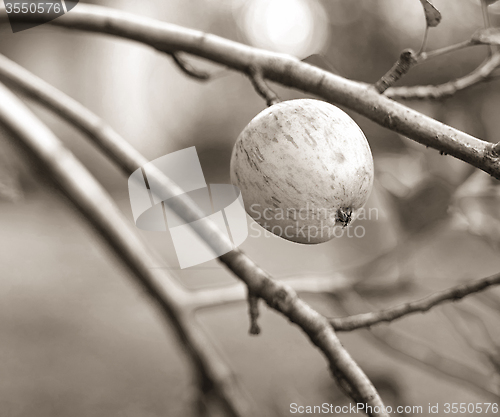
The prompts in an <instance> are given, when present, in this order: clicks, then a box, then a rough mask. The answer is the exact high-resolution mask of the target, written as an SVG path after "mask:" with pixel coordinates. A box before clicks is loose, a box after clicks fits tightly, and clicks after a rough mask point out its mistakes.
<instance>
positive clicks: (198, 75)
mask: <svg viewBox="0 0 500 417" xmlns="http://www.w3.org/2000/svg"><path fill="white" fill-rule="evenodd" d="M170 56H171V57H172V59H173V61H174V62H175V63H176V65H177V66H178V67H179V69H180V70H181V71H182V72H183V73H184V74H186V75H188V76H190V77H192V78H195V79H197V80H200V81H208V80H210V78H211V75H210V73H208V72H206V71H201V70H199V69H197V68H195V67H193V66H192V65H191V64H190V63H189V62H187V61H186V60H185V59H184V58H182V57H181V56H180V55H179V54H178V53H177V52H171V53H170Z"/></svg>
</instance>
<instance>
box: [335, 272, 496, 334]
mask: <svg viewBox="0 0 500 417" xmlns="http://www.w3.org/2000/svg"><path fill="white" fill-rule="evenodd" d="M494 285H500V274H496V275H493V276H491V277H487V278H481V279H478V280H475V281H471V282H468V283H466V284H461V285H457V286H455V287H452V288H448V289H447V290H444V291H440V292H436V293H433V294H431V295H429V296H427V297H425V298H422V299H420V300H416V301H412V302H409V303H405V304H401V305H399V306H395V307H392V308H388V309H385V310H381V311H377V312H372V313H364V314H356V315H354V316H348V317H341V318H332V319H330V323H331V324H332V326H333V327H334V328H335V330H337V331H349V330H355V329H359V328H362V327H370V326H373V325H374V324H378V323H383V322H391V321H394V320H396V319H399V318H401V317H404V316H407V315H409V314H415V313H423V312H426V311H429V310H430V309H431V308H432V307H434V306H436V305H438V304H442V303H446V302H451V301H457V300H460V299H462V298H464V297H467V296H468V295H471V294H475V293H477V292H480V291H484V290H485V289H487V288H489V287H492V286H494Z"/></svg>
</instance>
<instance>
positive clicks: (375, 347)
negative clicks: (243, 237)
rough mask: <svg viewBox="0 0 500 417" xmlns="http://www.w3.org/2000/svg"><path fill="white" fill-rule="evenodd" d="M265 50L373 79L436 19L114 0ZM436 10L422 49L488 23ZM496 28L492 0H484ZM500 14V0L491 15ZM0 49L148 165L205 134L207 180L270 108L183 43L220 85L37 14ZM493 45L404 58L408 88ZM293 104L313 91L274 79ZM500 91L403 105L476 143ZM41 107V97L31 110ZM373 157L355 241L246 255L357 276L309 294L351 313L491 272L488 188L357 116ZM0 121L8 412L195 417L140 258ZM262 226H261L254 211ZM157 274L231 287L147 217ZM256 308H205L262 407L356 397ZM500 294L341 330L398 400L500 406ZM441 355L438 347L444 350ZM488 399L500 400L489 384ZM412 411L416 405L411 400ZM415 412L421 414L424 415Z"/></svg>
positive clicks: (491, 197) (228, 2)
mask: <svg viewBox="0 0 500 417" xmlns="http://www.w3.org/2000/svg"><path fill="white" fill-rule="evenodd" d="M88 3H95V4H100V5H104V6H109V7H113V8H117V9H120V10H124V11H129V12H132V13H136V14H138V15H142V16H149V17H153V18H156V19H159V20H163V21H166V22H169V23H174V24H178V25H182V26H185V27H189V28H194V29H197V30H201V31H206V32H210V33H214V34H216V35H220V36H223V37H226V38H229V39H232V40H235V41H238V42H242V43H245V44H250V45H253V46H257V47H261V48H265V49H269V50H273V51H278V52H284V53H288V54H292V55H294V56H296V57H298V58H300V59H304V60H305V61H306V62H309V63H311V64H314V65H318V66H320V67H322V68H325V69H328V70H330V71H332V72H334V73H337V74H339V75H341V76H343V77H346V78H350V79H355V80H360V81H364V82H368V83H374V82H376V81H377V80H378V79H379V78H380V77H381V76H382V75H383V74H384V73H385V72H386V71H387V70H388V69H389V68H390V67H391V66H392V65H393V63H394V62H395V61H396V60H397V58H398V56H399V54H400V52H401V51H402V50H403V49H405V48H413V49H415V50H418V49H419V47H420V45H421V43H422V38H423V34H424V30H425V19H424V15H423V11H422V7H421V4H420V2H419V1H417V0H380V1H377V2H374V1H372V0H357V1H355V2H353V1H349V0H182V1H181V0H169V1H159V0H150V1H148V2H138V1H132V0H103V1H100V2H88ZM434 4H435V6H436V7H437V8H438V9H439V10H440V11H441V13H442V15H443V20H442V23H441V24H440V25H439V26H438V27H437V28H432V29H431V30H430V32H429V39H428V46H427V49H428V50H433V49H436V48H440V47H443V46H447V45H451V44H454V43H457V42H461V41H463V40H465V39H467V38H469V37H470V35H471V34H472V33H473V32H474V31H475V30H476V29H478V28H480V27H482V26H483V17H482V12H481V6H480V3H479V1H477V2H476V1H473V0H460V1H456V0H435V1H434ZM490 11H491V21H492V24H494V25H496V26H498V25H499V23H500V6H496V5H492V6H490ZM497 13H498V14H497ZM0 53H2V54H5V55H6V56H7V57H9V58H10V59H12V60H14V61H15V62H17V63H19V64H21V65H23V66H24V67H26V68H27V69H29V70H30V71H32V72H34V73H35V74H36V75H38V76H39V77H41V78H43V79H44V80H46V81H48V82H49V83H51V84H53V85H54V86H56V87H58V88H60V89H61V90H62V91H64V92H65V93H67V94H69V95H70V96H71V97H73V98H75V99H76V100H78V101H80V102H81V103H82V104H84V105H85V106H87V107H88V108H90V109H91V110H92V111H93V112H95V113H96V114H98V115H99V116H101V117H102V118H103V119H105V120H106V121H107V122H108V123H109V124H110V125H111V126H113V127H114V128H115V129H116V130H117V131H118V132H119V133H120V134H121V135H122V136H123V137H125V138H126V139H127V140H128V141H130V143H131V144H133V145H134V146H135V147H136V148H137V149H138V150H139V151H140V152H141V153H142V154H144V155H145V156H146V157H147V158H148V159H150V160H152V159H155V158H158V157H160V156H163V155H165V154H167V153H170V152H173V151H176V150H180V149H183V148H187V147H190V146H193V145H194V146H196V149H197V151H198V154H199V156H200V159H201V164H202V167H203V170H204V174H205V177H206V180H207V182H208V183H229V182H230V181H229V160H230V155H231V150H232V146H233V144H234V142H235V140H236V138H237V137H238V134H239V133H240V132H241V130H242V129H243V128H244V127H245V125H246V124H247V123H248V122H249V121H250V120H251V119H252V118H253V117H254V116H255V115H256V114H257V113H258V112H260V111H261V110H263V109H264V108H265V102H264V101H263V100H262V99H261V98H260V97H259V96H258V95H257V94H256V93H255V92H254V90H253V88H252V86H251V84H250V82H249V81H248V79H246V78H245V77H244V76H243V75H241V74H238V73H235V72H231V71H229V70H227V69H225V68H221V67H219V66H216V65H213V64H211V63H208V62H206V61H203V60H200V59H195V58H192V57H189V56H187V57H186V59H188V60H189V61H190V62H191V63H192V64H193V65H194V66H196V67H198V68H201V69H204V70H207V71H209V72H211V73H213V74H215V75H214V79H213V80H211V81H209V82H207V83H202V82H199V81H195V80H193V79H190V78H187V77H186V76H185V75H183V74H182V73H181V72H180V71H179V70H178V68H177V67H176V66H175V65H174V64H173V63H172V61H171V59H170V58H169V57H168V56H166V55H163V54H161V53H159V52H156V51H154V50H152V49H150V48H146V47H144V46H142V45H139V44H136V43H133V42H128V41H124V40H120V39H115V38H112V37H106V36H102V35H96V34H90V33H82V32H77V31H67V30H63V29H59V28H56V27H51V26H50V25H43V26H40V27H37V28H33V29H30V30H28V31H25V32H19V33H16V34H13V33H12V31H11V29H10V27H9V26H8V25H2V26H0ZM486 56H487V47H482V46H478V47H474V48H469V49H466V50H462V51H458V52H456V53H453V54H451V55H446V56H443V57H438V58H436V59H433V60H431V61H428V62H426V63H424V64H422V65H420V66H418V67H415V68H414V69H412V71H411V72H410V74H408V75H407V76H406V77H405V78H404V79H403V80H402V81H401V83H400V85H416V84H424V85H426V84H438V83H443V82H446V81H448V80H452V79H454V78H457V77H460V76H463V75H465V74H467V73H469V72H470V71H472V70H473V69H474V68H475V67H476V66H477V65H479V63H480V62H481V61H482V60H483V59H484V58H485V57H486ZM272 87H273V89H274V90H275V91H276V92H277V93H278V95H279V96H280V98H281V99H282V100H286V99H292V98H301V97H306V96H305V95H303V94H302V93H300V92H297V91H293V90H287V89H284V88H281V87H279V86H276V85H273V86H272ZM499 87H500V84H499V82H498V81H495V80H493V81H491V82H488V83H483V84H480V85H477V86H475V87H473V88H470V89H469V90H466V91H463V92H460V93H458V94H456V95H455V96H453V97H451V98H448V99H446V100H441V101H421V102H409V103H408V105H409V106H410V107H413V108H415V109H417V110H418V111H421V112H423V113H425V114H427V115H429V116H431V117H433V118H436V119H438V120H440V121H442V122H444V123H447V124H449V125H451V126H454V127H456V128H458V129H461V130H464V131H465V132H467V133H470V134H472V135H474V136H476V137H479V138H481V139H484V140H487V141H491V142H497V141H499V140H500V137H499V135H498V132H499V131H500V118H499V117H498V113H499V109H500V89H499ZM30 106H31V103H30ZM32 108H33V110H34V111H35V112H36V114H37V115H39V116H40V117H41V118H42V119H43V121H44V122H45V123H47V125H48V126H49V127H50V128H51V129H53V131H54V132H55V133H56V134H57V135H58V136H59V138H60V139H61V140H62V141H63V142H64V143H65V144H66V145H67V146H68V147H69V148H70V149H71V150H72V151H73V152H74V153H75V154H76V155H77V156H78V158H80V159H81V161H82V162H83V163H84V164H85V165H86V166H87V167H88V169H89V170H90V171H91V172H92V173H93V175H95V176H96V178H97V179H98V180H99V181H100V182H101V183H102V184H103V185H104V186H105V188H106V189H107V191H108V192H109V193H110V194H111V195H112V196H113V198H114V199H115V201H116V202H117V203H118V204H119V206H120V208H121V209H123V211H124V212H125V213H126V215H127V216H128V217H129V218H130V221H131V222H133V218H132V215H131V211H130V204H129V200H128V190H127V181H126V180H127V179H126V178H125V177H123V176H122V174H121V173H120V172H119V171H118V170H117V169H116V168H115V167H113V166H112V165H111V164H110V163H109V162H108V161H107V160H106V159H105V157H104V156H102V155H100V154H99V152H98V151H97V150H96V149H95V148H93V147H92V146H91V145H90V144H88V143H87V141H86V140H85V138H84V137H82V136H81V135H80V134H79V133H77V132H76V131H75V130H74V129H72V128H70V127H68V126H67V125H66V124H64V123H62V122H61V121H60V120H59V119H57V118H56V117H55V116H53V115H52V114H50V113H49V112H47V111H45V110H42V109H40V108H39V107H37V106H34V105H33V106H32ZM348 113H349V114H350V115H351V116H352V117H353V118H354V120H355V121H356V122H357V123H358V124H359V125H360V126H361V128H362V129H363V131H364V132H365V135H366V137H367V138H368V141H369V142H370V146H371V148H372V152H373V155H374V161H375V167H376V183H375V187H374V190H373V192H372V195H371V197H370V200H369V202H368V204H367V208H368V209H369V208H374V209H376V210H375V211H372V213H376V215H372V216H370V218H367V219H366V220H359V222H360V224H362V225H363V227H364V229H365V231H366V232H365V234H364V236H363V238H349V237H347V236H344V237H342V238H336V239H333V240H332V241H330V242H328V243H326V244H322V245H318V246H305V245H298V244H294V243H291V242H287V241H284V240H282V239H280V238H277V237H274V236H265V237H264V236H261V237H254V236H252V235H251V236H250V237H249V238H248V239H247V241H246V242H245V243H244V244H243V245H242V247H241V248H242V249H243V250H244V251H245V252H246V253H247V254H248V255H249V256H250V257H251V258H252V259H254V260H255V261H256V262H257V263H258V264H259V265H260V266H261V267H263V268H264V269H266V270H268V271H269V272H271V273H272V274H273V275H274V276H275V277H277V278H280V279H281V278H287V277H290V276H294V277H295V276H304V277H305V278H306V277H308V276H313V277H314V276H318V277H326V276H331V277H332V279H338V277H339V276H342V277H344V278H347V279H351V280H353V281H354V280H356V281H358V280H359V281H361V282H360V284H359V286H358V287H357V290H358V291H357V292H356V293H353V294H348V295H345V296H342V297H341V296H337V297H333V296H332V295H328V294H324V295H318V294H316V295H314V294H309V295H304V296H303V297H304V299H305V300H306V301H307V302H308V303H310V304H311V305H312V306H313V307H314V308H316V309H318V310H319V311H320V312H322V313H324V314H327V315H330V316H342V315H345V314H348V313H351V314H352V313H357V312H361V311H362V310H367V309H375V308H382V307H388V306H391V305H394V304H397V303H400V302H402V301H404V300H409V299H414V298H418V297H422V296H424V295H426V294H428V293H430V292H432V291H436V290H438V289H444V288H447V287H449V286H451V285H454V284H457V283H461V282H464V281H466V280H470V279H473V278H480V277H483V276H486V275H488V274H492V273H495V272H497V271H498V270H499V268H500V259H499V257H498V255H497V251H498V248H499V246H500V245H499V243H500V209H499V207H500V206H499V203H500V191H499V188H498V186H497V182H496V181H493V180H491V179H490V178H489V176H488V175H486V174H483V173H481V172H476V170H474V169H473V168H472V167H470V166H469V165H467V164H465V163H462V162H461V161H458V160H456V159H454V158H452V157H450V156H444V155H440V154H439V152H437V151H435V150H432V149H426V148H425V147H424V146H421V145H419V144H417V143H414V142H411V141H410V140H408V139H406V138H403V137H401V136H399V135H397V134H395V133H393V132H390V131H388V130H386V129H383V128H381V127H379V126H377V125H375V124H374V123H372V122H371V121H369V120H367V119H365V118H362V117H360V116H358V115H356V114H354V113H352V112H349V111H348ZM11 139H12V138H10V137H9V136H8V135H7V134H6V132H5V131H2V130H0V275H1V277H2V279H1V280H0V375H1V378H0V410H2V411H1V413H0V414H1V415H2V416H9V417H27V416H37V417H45V416H47V417H48V416H51V417H54V416H68V415H71V416H73V417H79V416H96V417H98V416H103V417H104V416H106V417H112V416H113V417H114V416H116V417H118V416H120V417H128V416H143V417H156V416H172V417H176V416H189V415H195V414H194V407H193V401H194V398H193V396H194V394H193V392H192V390H191V389H190V387H192V383H193V378H192V375H191V374H190V372H189V369H190V368H189V366H188V364H187V362H186V358H185V356H184V354H183V352H182V349H181V348H179V346H178V345H177V343H176V340H175V339H174V338H173V336H172V334H171V332H170V330H169V329H168V328H167V329H166V328H165V326H164V325H163V322H162V320H160V319H159V315H158V314H157V312H156V310H155V309H154V308H152V306H151V305H150V303H149V301H148V299H147V297H146V296H145V295H144V294H143V293H142V292H140V291H139V290H138V289H137V287H136V286H135V285H134V284H133V280H132V279H131V278H130V276H129V275H128V272H127V271H126V270H125V269H123V268H122V267H121V266H120V265H119V263H118V262H117V261H116V260H115V259H114V257H113V256H112V255H111V254H110V252H109V251H108V249H107V248H106V247H105V246H104V245H103V244H102V243H101V242H100V240H99V238H98V236H97V235H96V234H95V233H94V232H93V231H92V230H89V229H88V227H87V226H86V224H85V222H84V221H83V220H82V219H81V217H80V216H79V215H78V213H76V211H75V210H74V209H73V208H72V207H71V206H70V205H69V204H68V203H67V202H66V200H65V199H64V198H62V197H61V195H60V194H59V193H58V192H57V191H56V190H55V189H53V187H52V186H51V185H50V183H49V182H48V181H47V180H46V179H45V178H44V176H43V175H40V174H39V173H38V172H37V171H35V170H34V169H33V167H31V166H30V164H29V162H28V161H27V160H26V159H25V158H24V157H23V155H22V154H20V153H19V152H18V151H17V149H16V148H15V147H14V146H12V140H11ZM248 221H249V223H250V222H251V219H250V218H248ZM141 234H142V236H143V237H144V239H145V240H146V241H147V242H148V243H149V244H150V245H152V247H154V248H155V249H156V251H157V252H158V253H159V254H160V256H161V257H162V260H163V262H164V263H163V264H161V265H152V266H151V267H154V268H165V269H167V270H168V271H169V272H170V273H172V274H174V275H175V277H176V278H177V279H179V280H180V281H181V282H183V284H185V285H186V286H188V287H189V288H192V289H201V288H203V287H209V286H213V285H216V284H217V285H222V284H224V285H230V284H233V283H234V282H235V279H234V278H233V277H232V276H231V275H230V274H229V273H228V272H227V271H226V270H224V269H223V268H222V267H221V266H220V265H219V264H218V263H217V262H215V261H213V262H208V263H206V264H203V265H201V266H199V267H195V268H190V269H187V270H180V269H179V268H178V263H177V260H176V257H175V252H174V250H173V245H172V241H171V238H170V236H169V235H168V233H154V232H141ZM246 311H247V306H246V304H245V303H243V302H241V303H235V304H232V305H229V306H224V307H214V308H211V309H205V310H203V311H200V312H199V313H198V319H199V320H200V321H201V322H202V324H203V326H204V327H206V329H207V331H208V333H209V334H210V337H211V339H212V340H213V341H214V344H216V345H217V346H218V347H219V348H220V349H221V351H222V352H223V353H224V355H225V356H226V357H227V358H228V361H229V363H230V364H231V366H232V367H233V369H234V370H235V372H236V374H237V375H238V377H239V378H240V379H241V381H242V383H243V384H244V385H245V386H246V387H247V388H248V389H249V391H250V392H251V394H252V395H253V397H254V399H255V400H256V401H257V402H258V404H259V405H260V407H262V409H263V410H264V409H266V410H270V414H272V415H277V416H281V415H283V416H284V415H289V414H290V412H289V404H290V403H292V402H295V403H298V404H302V405H319V404H321V403H322V402H325V401H326V402H332V403H334V404H339V405H343V404H347V403H348V400H347V399H346V398H345V397H344V396H343V395H342V394H341V393H340V392H339V390H338V389H337V388H336V386H335V384H334V382H333V380H332V379H331V377H330V373H329V371H328V369H327V365H326V362H325V361H324V359H323V358H322V356H321V355H320V354H319V352H318V351H317V350H316V349H314V348H312V346H311V345H310V343H309V342H308V340H307V339H306V337H305V335H303V334H302V333H301V332H300V331H298V329H297V328H296V327H294V326H292V325H291V324H290V323H288V321H286V320H285V319H284V318H283V317H281V316H278V315H276V314H274V313H273V312H271V311H269V310H267V309H266V308H263V312H262V317H261V320H260V324H261V327H262V329H263V332H262V334H261V335H260V336H259V337H250V336H249V335H248V318H247V313H246ZM499 314H500V292H499V291H498V290H489V291H488V292H487V293H484V294H481V295H477V296H473V297H471V298H469V299H467V300H465V301H462V302H460V303H459V304H454V305H445V306H440V307H437V308H435V309H433V310H432V311H431V312H429V313H427V314H425V315H416V316H411V317H408V318H405V319H403V320H402V321H398V322H396V323H393V324H391V325H390V326H386V325H381V326H378V328H380V329H381V330H380V332H379V333H376V332H375V331H374V332H373V333H369V332H368V331H365V330H362V331H355V332H352V333H346V334H340V337H341V340H342V342H343V344H344V345H345V347H346V348H347V349H348V351H349V352H350V353H351V354H352V355H353V357H354V358H355V359H356V360H357V361H358V363H359V364H360V365H361V367H362V368H363V369H364V370H365V372H366V373H367V374H368V376H369V377H370V378H371V379H372V381H373V382H374V384H375V386H376V387H377V388H378V389H379V390H380V393H381V395H382V397H383V399H384V400H385V401H386V403H388V404H402V405H410V406H412V405H422V406H424V413H423V415H427V405H428V403H431V404H435V403H440V404H442V405H444V403H445V402H449V403H452V402H458V403H460V402H466V403H468V402H471V403H477V402H492V401H493V402H494V401H495V399H496V400H497V402H498V394H499V392H500V374H499V372H500V348H499V346H500V344H499V343H500V332H499V326H498V319H499ZM445 359H446V360H445ZM495 394H496V396H495ZM406 415H411V413H407V414H406ZM421 415H422V414H421Z"/></svg>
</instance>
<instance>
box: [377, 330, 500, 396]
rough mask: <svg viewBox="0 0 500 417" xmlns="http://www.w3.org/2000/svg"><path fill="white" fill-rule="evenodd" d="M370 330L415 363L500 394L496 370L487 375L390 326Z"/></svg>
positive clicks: (381, 340)
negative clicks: (495, 376) (495, 374)
mask: <svg viewBox="0 0 500 417" xmlns="http://www.w3.org/2000/svg"><path fill="white" fill-rule="evenodd" d="M368 334H371V335H372V337H373V338H375V339H376V340H377V341H378V342H379V343H381V344H382V345H384V346H386V347H388V348H390V349H391V351H392V352H395V353H398V354H400V355H401V356H402V357H403V358H405V359H407V360H409V361H410V362H412V363H413V364H416V365H424V367H425V369H426V370H427V371H431V372H433V373H435V374H437V375H444V376H447V377H449V378H452V379H454V380H456V381H459V382H462V383H465V384H467V385H469V386H470V387H472V388H474V389H475V390H476V391H478V392H481V393H482V394H486V395H488V396H493V397H495V398H498V397H500V387H498V386H495V384H494V378H493V376H494V374H493V373H492V374H491V375H485V374H483V373H481V372H478V371H477V370H476V369H475V368H473V367H472V366H468V365H466V364H464V363H462V362H459V361H457V360H454V359H452V358H449V357H448V356H445V355H441V354H440V353H438V352H436V351H435V350H434V349H432V348H430V347H429V346H426V345H425V344H423V343H422V342H419V341H417V340H416V339H415V338H413V337H412V338H410V337H408V336H407V335H405V334H403V333H402V332H400V331H396V330H394V329H392V328H389V327H385V328H383V329H381V328H377V329H371V330H369V331H368Z"/></svg>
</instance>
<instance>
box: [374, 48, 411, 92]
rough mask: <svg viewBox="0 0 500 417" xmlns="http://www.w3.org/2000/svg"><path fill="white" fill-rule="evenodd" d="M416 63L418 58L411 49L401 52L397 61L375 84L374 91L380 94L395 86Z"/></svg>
mask: <svg viewBox="0 0 500 417" xmlns="http://www.w3.org/2000/svg"><path fill="white" fill-rule="evenodd" d="M417 63H418V57H417V55H416V54H415V52H413V51H412V50H411V49H405V50H404V51H403V52H401V55H400V56H399V59H398V60H397V61H396V63H395V64H394V65H393V66H392V68H391V69H390V70H389V71H387V73H386V74H385V75H384V76H383V77H382V78H381V79H380V80H378V81H377V82H376V83H375V89H376V90H377V91H378V92H379V93H380V94H382V93H383V92H384V91H385V90H387V89H388V88H389V87H392V86H393V85H394V84H396V82H397V81H399V79H401V77H402V76H403V75H405V74H406V73H407V72H408V71H410V69H411V68H412V67H413V66H415V65H416V64H417Z"/></svg>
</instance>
